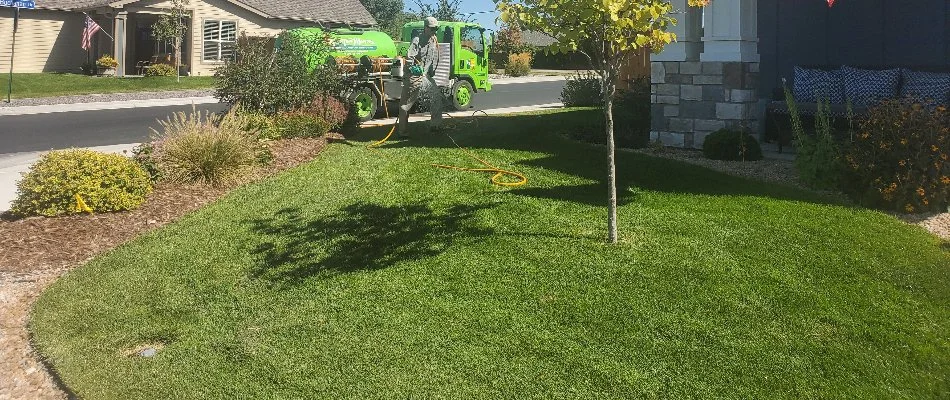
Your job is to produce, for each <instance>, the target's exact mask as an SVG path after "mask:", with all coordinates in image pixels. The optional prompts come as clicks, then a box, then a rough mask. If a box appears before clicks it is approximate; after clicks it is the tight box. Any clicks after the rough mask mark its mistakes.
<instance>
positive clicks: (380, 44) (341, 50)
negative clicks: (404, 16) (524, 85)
mask: <svg viewBox="0 0 950 400" xmlns="http://www.w3.org/2000/svg"><path fill="white" fill-rule="evenodd" d="M422 30H423V22H421V21H419V22H411V23H408V24H406V25H405V26H403V28H402V37H401V41H399V42H396V41H394V40H393V39H392V38H391V37H390V36H389V35H387V34H386V33H383V32H380V31H373V30H353V29H334V30H329V31H326V30H323V29H321V28H295V29H291V30H290V31H288V34H291V35H303V36H313V35H323V34H324V32H326V33H328V34H329V36H330V38H331V39H332V40H333V41H334V43H333V47H334V50H333V52H332V53H331V55H330V59H329V60H327V61H326V62H335V63H337V65H338V66H339V67H340V70H341V73H344V74H347V75H349V77H350V78H352V79H353V81H354V82H355V86H354V87H353V88H352V91H351V93H350V94H349V98H350V99H351V100H352V102H353V106H354V107H355V109H356V113H357V115H358V116H359V118H360V120H362V121H367V120H370V119H373V118H374V117H375V116H376V115H377V113H378V111H379V110H380V109H381V108H382V107H383V102H385V101H398V100H399V96H400V94H401V93H402V79H403V67H402V66H403V64H402V62H403V61H402V60H403V59H404V58H405V57H406V56H407V54H408V53H409V43H411V42H412V39H413V38H414V37H416V36H419V35H420V34H421V33H422ZM436 38H438V41H439V47H440V49H441V50H442V51H441V59H440V61H439V68H438V69H437V71H436V76H435V81H436V83H437V84H438V85H439V87H441V88H442V92H443V93H444V94H445V96H446V97H447V98H448V103H447V104H450V105H451V106H452V107H453V108H454V109H456V110H462V109H467V108H470V107H471V105H472V100H473V99H474V96H475V93H477V92H487V91H490V90H491V81H490V80H489V77H488V54H489V51H490V49H491V36H490V35H488V34H487V33H486V30H485V28H482V27H481V26H479V25H478V24H473V23H466V22H442V23H441V24H440V26H439V28H438V30H437V31H436ZM384 94H385V96H384ZM394 112H395V109H393V110H392V111H391V113H394Z"/></svg>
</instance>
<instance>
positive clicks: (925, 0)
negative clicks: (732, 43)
mask: <svg viewBox="0 0 950 400" xmlns="http://www.w3.org/2000/svg"><path fill="white" fill-rule="evenodd" d="M758 7H759V20H758V28H759V54H760V56H761V65H760V71H761V82H762V87H761V91H760V94H761V96H762V97H768V96H770V95H771V94H772V92H773V89H775V88H779V87H781V84H782V80H781V78H782V77H785V78H786V79H788V81H789V84H791V81H792V77H793V70H794V66H795V65H818V66H830V67H837V66H840V65H843V64H844V65H852V66H864V67H871V68H884V67H910V68H914V67H918V68H922V69H923V68H926V69H937V70H948V69H950V0H837V1H836V2H835V5H834V7H831V8H829V7H828V5H827V3H826V2H825V1H824V0H759V3H758Z"/></svg>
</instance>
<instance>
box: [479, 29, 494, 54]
mask: <svg viewBox="0 0 950 400" xmlns="http://www.w3.org/2000/svg"><path fill="white" fill-rule="evenodd" d="M492 37H493V36H492V34H491V33H489V32H488V31H486V30H482V42H484V43H485V46H483V48H482V51H483V52H484V53H485V57H488V55H489V54H491V47H492V45H493V43H492Z"/></svg>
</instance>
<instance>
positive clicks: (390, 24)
mask: <svg viewBox="0 0 950 400" xmlns="http://www.w3.org/2000/svg"><path fill="white" fill-rule="evenodd" d="M360 2H361V3H363V6H364V7H366V11H369V13H370V15H372V16H373V18H374V19H376V23H378V24H379V29H380V30H381V31H383V32H386V33H387V34H389V35H390V36H392V37H394V38H397V37H399V31H400V28H402V24H403V23H404V22H405V20H406V13H405V12H403V9H404V8H405V2H403V0H360Z"/></svg>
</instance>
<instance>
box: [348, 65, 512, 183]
mask: <svg viewBox="0 0 950 400" xmlns="http://www.w3.org/2000/svg"><path fill="white" fill-rule="evenodd" d="M376 66H377V72H382V65H381V64H377V65H376ZM379 88H380V92H381V97H382V100H383V110H384V111H385V113H386V118H389V106H388V102H387V101H386V86H385V84H384V83H383V76H382V75H381V74H380V75H379ZM479 113H482V114H484V115H485V116H488V113H486V112H485V111H482V110H477V111H475V112H474V113H472V116H471V120H470V121H466V122H462V123H461V124H466V125H468V124H475V128H476V129H478V114H479ZM442 114H443V115H445V116H448V117H449V119H454V117H453V116H452V115H451V114H448V113H445V112H443V113H442ZM397 127H399V119H398V118H397V119H396V123H395V124H393V126H392V128H391V129H389V133H387V134H386V136H385V137H384V138H382V139H380V140H378V141H375V142H373V143H371V144H369V145H368V146H366V147H367V148H368V149H373V150H377V148H378V147H379V146H382V145H383V144H384V143H386V141H388V140H389V138H390V137H392V135H393V132H395V131H396V128H397ZM457 129H458V126H450V127H446V128H444V132H443V133H444V134H445V136H446V137H448V138H449V140H451V141H452V144H454V145H455V147H457V148H458V149H459V150H462V152H463V153H465V155H467V156H469V157H471V158H472V159H474V160H475V161H478V162H479V163H481V164H482V165H483V166H484V168H471V167H458V166H454V165H446V164H436V163H430V164H429V165H431V166H433V167H436V168H444V169H452V170H456V171H468V172H488V173H494V175H492V177H491V183H492V184H495V185H498V186H504V187H517V186H521V185H524V184H526V183H528V177H526V176H524V175H523V174H521V173H518V172H514V171H509V170H506V169H501V168H498V167H496V166H495V165H492V164H491V163H489V162H488V161H485V160H483V159H481V158H479V157H478V156H476V155H475V154H474V153H472V152H471V151H469V150H467V149H465V148H464V147H462V146H460V145H459V144H458V142H457V141H455V138H453V137H452V135H450V134H449V133H448V131H449V130H457ZM505 177H509V178H515V179H516V180H515V181H506V180H505V179H503V178H505Z"/></svg>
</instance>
